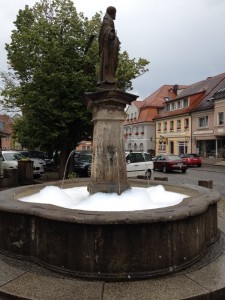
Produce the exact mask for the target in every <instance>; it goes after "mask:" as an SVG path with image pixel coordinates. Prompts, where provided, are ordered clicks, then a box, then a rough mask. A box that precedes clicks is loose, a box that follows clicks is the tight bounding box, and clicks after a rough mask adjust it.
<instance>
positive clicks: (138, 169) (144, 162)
mask: <svg viewBox="0 0 225 300" xmlns="http://www.w3.org/2000/svg"><path fill="white" fill-rule="evenodd" d="M126 163H127V177H137V176H139V175H142V176H147V177H148V178H149V179H150V178H151V176H152V173H153V161H152V157H151V156H150V154H149V153H147V152H135V151H132V152H126Z"/></svg>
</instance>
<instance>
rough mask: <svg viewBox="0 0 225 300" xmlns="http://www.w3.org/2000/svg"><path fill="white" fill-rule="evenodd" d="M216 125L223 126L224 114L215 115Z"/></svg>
mask: <svg viewBox="0 0 225 300" xmlns="http://www.w3.org/2000/svg"><path fill="white" fill-rule="evenodd" d="M217 125H224V113H223V112H219V113H218V115H217Z"/></svg>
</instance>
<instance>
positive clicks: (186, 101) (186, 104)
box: [183, 98, 189, 107]
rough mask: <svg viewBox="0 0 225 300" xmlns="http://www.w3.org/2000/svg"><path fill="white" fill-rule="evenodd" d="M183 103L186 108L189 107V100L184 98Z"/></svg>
mask: <svg viewBox="0 0 225 300" xmlns="http://www.w3.org/2000/svg"><path fill="white" fill-rule="evenodd" d="M183 103H184V107H188V106H189V104H188V98H184V100H183Z"/></svg>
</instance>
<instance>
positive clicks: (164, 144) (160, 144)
mask: <svg viewBox="0 0 225 300" xmlns="http://www.w3.org/2000/svg"><path fill="white" fill-rule="evenodd" d="M159 150H160V151H166V143H165V142H159Z"/></svg>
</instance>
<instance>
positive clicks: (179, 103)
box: [177, 100, 182, 109]
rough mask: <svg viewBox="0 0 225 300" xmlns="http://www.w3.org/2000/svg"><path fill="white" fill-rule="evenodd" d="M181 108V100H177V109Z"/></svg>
mask: <svg viewBox="0 0 225 300" xmlns="http://www.w3.org/2000/svg"><path fill="white" fill-rule="evenodd" d="M181 108H182V102H181V100H178V101H177V109H181Z"/></svg>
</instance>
